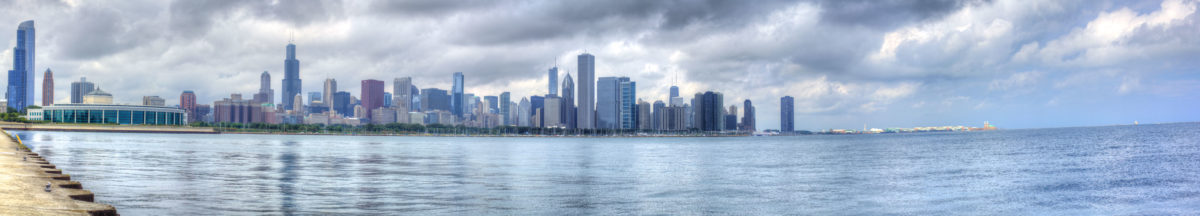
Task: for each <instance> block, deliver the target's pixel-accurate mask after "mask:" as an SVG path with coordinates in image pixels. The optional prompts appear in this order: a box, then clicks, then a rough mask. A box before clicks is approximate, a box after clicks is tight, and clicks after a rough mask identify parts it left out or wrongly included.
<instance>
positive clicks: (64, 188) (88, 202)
mask: <svg viewBox="0 0 1200 216" xmlns="http://www.w3.org/2000/svg"><path fill="white" fill-rule="evenodd" d="M3 135H4V136H6V137H0V215H118V214H117V209H116V208H114V207H113V206H111V205H105V204H100V203H95V195H94V194H92V192H91V191H88V190H84V189H83V185H82V184H81V183H79V182H77V181H71V175H68V174H64V173H63V172H62V170H61V169H57V167H55V166H54V164H50V162H48V161H46V159H44V158H42V157H41V156H40V155H38V154H37V153H34V152H32V151H30V150H29V148H28V147H26V146H25V145H24V144H22V143H21V140H20V139H19V138H16V137H15V136H12V135H10V134H8V132H7V131H4V134H3Z"/></svg>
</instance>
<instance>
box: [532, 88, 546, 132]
mask: <svg viewBox="0 0 1200 216" xmlns="http://www.w3.org/2000/svg"><path fill="white" fill-rule="evenodd" d="M543 108H546V97H542V96H537V95H534V96H529V110H527V111H528V112H529V116H530V117H531V119H530V120H531V121H533V122H531V123H529V125H530V126H534V127H541V126H542V125H545V122H543V121H542V120H544V119H545V118H543V117H542V115H541V113H539V111H541V110H543Z"/></svg>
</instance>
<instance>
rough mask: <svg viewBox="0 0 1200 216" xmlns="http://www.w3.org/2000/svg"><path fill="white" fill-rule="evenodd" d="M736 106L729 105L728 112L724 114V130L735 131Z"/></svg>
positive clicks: (736, 123)
mask: <svg viewBox="0 0 1200 216" xmlns="http://www.w3.org/2000/svg"><path fill="white" fill-rule="evenodd" d="M737 128H738V121H737V106H736V105H729V110H728V111H726V112H725V130H737Z"/></svg>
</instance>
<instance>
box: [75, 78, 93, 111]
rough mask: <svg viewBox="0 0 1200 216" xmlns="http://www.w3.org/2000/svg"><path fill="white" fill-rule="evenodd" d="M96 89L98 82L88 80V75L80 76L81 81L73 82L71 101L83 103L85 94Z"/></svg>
mask: <svg viewBox="0 0 1200 216" xmlns="http://www.w3.org/2000/svg"><path fill="white" fill-rule="evenodd" d="M95 90H96V84H94V83H92V82H88V81H87V78H86V77H80V78H79V82H73V83H71V103H74V104H77V103H83V96H84V95H87V93H92V91H95Z"/></svg>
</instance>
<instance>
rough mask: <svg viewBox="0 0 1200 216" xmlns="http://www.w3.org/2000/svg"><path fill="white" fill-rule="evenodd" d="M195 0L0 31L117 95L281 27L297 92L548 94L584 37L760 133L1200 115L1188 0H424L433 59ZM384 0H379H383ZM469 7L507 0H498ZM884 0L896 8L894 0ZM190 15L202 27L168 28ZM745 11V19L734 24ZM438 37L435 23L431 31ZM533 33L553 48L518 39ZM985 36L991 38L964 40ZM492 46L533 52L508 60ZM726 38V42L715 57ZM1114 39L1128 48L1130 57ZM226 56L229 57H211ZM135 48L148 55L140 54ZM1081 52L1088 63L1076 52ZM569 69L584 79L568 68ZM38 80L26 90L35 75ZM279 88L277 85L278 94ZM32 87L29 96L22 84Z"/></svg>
mask: <svg viewBox="0 0 1200 216" xmlns="http://www.w3.org/2000/svg"><path fill="white" fill-rule="evenodd" d="M208 3H212V2H173V3H172V2H167V3H160V2H151V3H148V4H146V5H148V6H150V7H159V8H163V9H164V10H166V11H168V12H172V13H168V14H167V15H165V16H171V17H177V15H178V17H179V18H181V19H182V18H193V19H190V20H185V22H184V23H170V22H168V23H155V22H150V23H142V24H139V25H146V26H148V27H149V29H156V28H161V29H165V30H164V31H163V32H165V33H149V32H142V31H143V30H137V28H130V27H129V25H131V24H122V22H118V21H120V20H122V19H123V20H150V19H139V18H140V16H159V15H137V14H135V13H134V11H136V10H135V9H133V8H132V7H131V6H130V7H126V6H125V4H109V5H105V4H104V3H102V2H84V3H72V4H65V3H64V5H53V4H37V5H33V6H29V7H26V8H33V9H31V10H29V11H28V12H26V11H8V12H11V13H8V14H5V15H0V18H5V20H8V21H6V22H0V29H5V32H10V33H8V34H2V35H0V40H3V41H8V42H9V44H10V45H14V44H15V39H14V38H13V36H15V35H14V34H12V33H11V32H13V30H16V29H17V25H18V24H19V23H20V22H21V21H24V20H30V19H32V20H36V22H37V23H38V31H39V34H38V37H39V38H37V39H38V40H37V41H38V43H37V46H38V47H37V49H38V50H40V51H41V52H37V53H36V54H35V55H36V57H37V63H38V64H37V65H35V67H36V68H32V69H31V70H30V71H31V72H36V71H44V70H46V69H47V68H48V69H51V70H53V71H54V72H56V74H55V76H56V79H58V82H59V83H69V82H73V81H77V80H80V79H79V78H80V77H85V76H86V77H90V79H88V81H91V82H94V83H96V84H98V85H102V86H104V89H105V91H107V92H110V93H112V94H114V95H116V97H115V98H116V99H117V100H118V102H119V103H127V104H138V103H139V102H140V101H139V99H140V98H141V97H142V96H151V95H157V96H161V97H164V99H166V100H167V101H168V102H169V104H170V103H173V102H177V101H179V100H178V97H176V95H179V92H182V91H183V90H194V91H195V93H196V95H197V97H198V98H197V101H199V102H200V103H209V102H211V101H216V100H219V99H221V98H223V97H228V96H229V94H231V93H242V94H247V95H248V94H252V93H254V92H257V91H256V90H257V89H258V88H259V85H257V84H256V82H255V80H256V78H257V76H259V75H260V73H261V72H262V71H264V70H265V71H285V68H284V67H283V65H281V64H279V62H278V59H279V58H280V52H279V50H280V49H281V47H282V46H283V44H286V43H287V41H288V40H289V38H291V37H292V36H293V35H294V36H295V38H296V42H295V43H296V44H297V46H300V47H301V48H300V49H301V50H302V51H301V52H299V53H298V57H297V59H303V60H305V64H304V65H303V66H302V68H303V69H301V70H300V71H301V73H300V75H299V79H300V80H303V82H301V83H302V84H301V86H310V87H309V88H301V89H300V90H299V91H297V92H296V93H297V94H298V93H300V92H309V91H316V90H319V89H316V88H313V87H314V86H321V84H322V83H321V82H322V81H323V80H324V78H335V79H339V80H342V81H343V84H344V85H345V86H342V88H341V89H342V90H343V91H348V92H355V91H357V90H358V89H360V86H357V84H358V83H359V82H360V81H361V80H367V79H378V80H391V79H394V78H398V77H412V83H413V84H414V85H416V86H420V87H421V88H439V89H452V85H451V80H450V79H448V77H450V74H451V73H453V72H457V71H461V72H463V73H464V75H465V76H468V77H470V78H469V79H466V83H465V84H464V85H465V86H466V88H465V90H464V92H465V93H473V94H475V95H479V96H494V95H499V94H500V92H512V95H511V100H512V101H520V99H521V98H527V97H529V96H533V95H543V94H544V92H545V91H546V86H547V85H548V84H549V83H548V81H547V80H546V75H545V70H546V68H548V67H550V66H551V65H550V64H548V63H546V60H545V59H547V58H559V59H566V60H567V61H565V62H561V63H562V65H574V64H575V63H576V62H573V60H575V59H576V57H577V56H578V55H579V54H581V53H584V52H589V53H593V54H594V56H595V71H594V74H592V77H620V76H628V77H631V79H632V80H633V81H636V82H638V83H639V84H638V93H639V94H637V95H638V96H639V99H645V100H647V101H655V100H663V101H667V100H668V98H667V96H666V94H667V92H668V90H667V89H668V87H669V86H671V85H672V84H674V83H676V82H674V81H672V80H674V76H675V74H676V72H678V74H679V78H680V79H679V81H678V82H677V83H678V85H679V86H680V88H681V89H680V92H681V93H680V94H681V95H684V96H685V101H686V100H690V99H691V98H690V97H686V96H690V95H692V94H694V93H697V92H705V91H715V92H721V93H723V94H724V96H725V98H724V101H725V102H727V103H725V104H722V105H723V106H728V105H733V104H737V103H736V102H740V101H743V100H745V99H750V100H752V101H755V102H758V103H757V104H755V106H756V109H755V110H754V111H755V112H756V113H757V117H758V119H756V123H757V128H758V129H760V130H763V129H775V128H778V126H779V119H778V118H776V117H775V116H778V115H777V113H779V110H778V108H779V107H780V105H779V104H778V103H777V102H778V101H779V98H780V97H783V96H793V97H795V99H796V101H795V108H796V111H795V113H796V117H795V123H796V124H795V126H796V129H797V130H819V129H828V128H859V127H860V126H861V125H863V124H868V125H870V126H871V127H905V126H919V125H977V124H980V123H982V122H983V121H991V122H993V123H995V124H997V125H999V126H1000V127H1003V128H1029V127H1056V126H1076V125H1106V124H1128V123H1131V122H1133V121H1139V120H1140V121H1141V122H1143V123H1150V122H1171V121H1195V120H1197V119H1198V118H1200V117H1198V116H1197V115H1200V114H1195V113H1194V112H1190V110H1191V109H1194V107H1196V106H1197V104H1196V102H1195V101H1198V100H1196V99H1197V98H1196V97H1197V96H1196V95H1197V94H1194V93H1193V92H1196V90H1197V89H1200V87H1197V86H1200V81H1197V80H1200V78H1198V77H1197V74H1196V73H1195V72H1194V71H1195V69H1196V68H1197V66H1196V64H1197V63H1193V62H1192V61H1190V59H1192V58H1194V57H1193V56H1196V52H1197V51H1195V50H1196V49H1195V48H1196V47H1200V46H1197V42H1194V40H1167V39H1159V38H1161V37H1166V38H1168V39H1170V38H1186V37H1194V36H1190V34H1185V33H1186V32H1188V31H1195V30H1196V28H1197V27H1196V26H1194V25H1184V24H1183V23H1188V22H1195V20H1197V15H1196V13H1195V8H1196V4H1197V3H1196V2H1195V1H1161V2H1160V1H1152V2H1149V1H1148V2H1116V3H1112V4H1095V5H1092V4H1081V3H1069V2H1049V3H1043V4H1050V5H1055V6H1062V7H1065V8H1071V9H1068V10H1063V11H1036V12H1030V11H1027V10H1026V9H1028V8H1022V7H1030V5H1036V4H1029V3H1027V4H1013V2H1008V1H1000V2H987V3H953V4H949V5H946V6H945V7H927V8H926V9H929V8H935V9H931V10H933V11H906V10H899V11H896V13H894V15H888V16H895V17H891V18H894V19H886V20H884V19H883V18H880V17H881V16H883V15H880V16H866V17H865V18H861V19H855V18H853V17H854V16H852V15H855V14H854V11H853V10H849V9H846V8H852V7H853V6H854V5H847V4H854V3H828V4H827V5H823V4H816V3H813V2H782V3H780V2H764V4H763V6H750V5H731V6H729V7H730V8H724V7H711V9H710V10H701V11H679V10H676V9H672V6H680V5H670V3H643V4H648V5H644V6H646V8H648V9H647V11H645V12H644V14H632V13H631V12H628V11H627V10H626V9H628V8H610V7H599V6H616V5H599V6H598V8H597V10H599V11H606V10H607V11H617V12H625V13H617V15H612V16H611V17H612V18H614V19H618V20H622V21H625V22H622V23H623V24H631V23H632V24H640V25H631V26H632V27H627V28H629V30H631V31H634V32H646V33H650V36H648V38H640V39H639V38H636V37H632V36H631V35H630V34H619V33H613V34H604V35H600V36H581V35H582V33H580V32H584V31H587V30H579V31H564V32H561V33H557V35H556V34H551V36H544V37H532V38H530V36H529V35H523V34H517V33H507V34H499V36H487V37H484V38H481V39H478V40H472V39H470V38H457V37H454V36H447V35H451V33H462V32H473V31H478V30H476V29H470V28H459V27H464V26H470V25H467V24H463V23H457V22H454V21H448V20H440V19H439V18H438V15H445V14H460V13H462V12H464V11H469V10H481V9H478V8H467V7H465V6H462V7H460V6H456V5H448V6H446V8H442V9H443V10H444V11H439V12H436V13H438V14H434V15H427V14H426V15H415V16H417V17H416V18H418V19H425V20H427V21H429V22H433V23H440V24H451V25H448V27H445V28H444V29H445V30H442V31H439V32H438V33H437V34H435V35H434V36H429V37H417V38H408V39H417V40H426V41H427V42H431V43H432V44H435V45H432V46H434V47H416V48H418V49H417V50H418V51H413V52H430V51H429V49H437V48H444V47H446V46H451V45H458V46H462V47H466V48H453V49H446V50H443V52H434V54H435V55H432V56H433V57H421V56H416V54H415V53H411V52H408V51H404V50H400V49H396V50H392V48H396V47H401V46H402V45H403V42H398V41H400V39H395V40H391V39H389V40H381V41H383V42H385V43H384V45H381V46H380V47H378V48H380V49H374V48H373V47H367V46H366V45H356V44H355V43H354V41H358V40H374V39H372V38H374V37H372V36H370V35H377V37H385V38H386V37H396V36H398V35H402V34H397V33H384V32H373V31H372V30H371V29H363V28H362V26H363V25H368V24H370V23H371V22H378V21H381V20H382V21H387V20H395V19H398V18H396V17H389V16H394V15H392V14H390V13H387V12H386V11H385V12H379V11H366V12H371V13H364V14H369V16H368V17H366V18H367V19H366V20H367V21H365V22H368V23H348V22H350V21H347V20H348V19H347V17H346V16H353V15H350V14H356V13H354V12H355V11H356V10H362V9H360V8H362V7H360V6H363V5H355V4H367V5H370V4H375V3H374V2H366V3H364V2H349V3H346V4H344V5H339V6H340V7H337V8H334V7H332V6H330V5H329V4H332V3H329V4H327V3H324V2H322V3H314V4H318V5H319V6H312V7H307V9H305V11H307V12H313V14H312V15H311V16H309V15H297V14H296V13H294V12H296V11H300V10H298V9H297V10H296V11H290V10H292V9H295V8H296V7H292V6H294V5H292V6H289V5H288V4H295V3H294V2H293V3H282V5H270V4H267V5H258V4H259V3H252V2H241V3H233V5H216V6H220V7H204V6H213V5H207V4H208ZM309 3H313V2H309ZM14 4H18V5H19V4H30V3H28V2H17V3H14ZM185 4H202V5H185ZM379 4H384V5H382V6H389V2H381V3H379ZM591 4H594V3H591ZM659 4H663V5H659ZM888 4H903V3H888ZM539 5H542V6H546V7H549V8H550V9H552V10H550V11H549V12H547V13H553V12H561V11H565V10H567V9H564V8H562V7H555V6H556V5H554V3H544V4H539ZM327 6H328V7H327ZM625 6H629V5H625ZM697 6H709V5H697ZM769 6H776V7H769ZM187 7H195V8H202V9H203V10H202V11H204V13H194V14H193V13H186V14H182V11H184V10H180V9H178V8H187ZM480 7H481V8H483V9H489V8H491V9H497V8H513V7H515V6H513V5H508V4H505V3H493V4H489V5H483V6H480ZM866 7H867V9H871V8H874V7H872V6H871V5H866ZM14 8H20V7H14ZM61 8H66V9H67V10H64V11H66V12H53V10H55V9H61ZM247 8H266V9H269V11H271V12H270V13H268V14H270V15H274V16H256V15H252V14H249V13H246V12H245V11H246V10H249V9H247ZM331 8H332V9H331ZM380 8H388V9H381V10H390V9H395V8H393V7H380ZM887 8H897V7H896V5H889V6H888V7H887ZM899 8H903V7H899ZM517 9H520V10H529V8H517ZM732 9H745V11H741V12H735V10H732ZM10 10H11V8H10ZM47 11H50V12H47ZM746 11H749V13H747V12H746ZM672 12H675V13H672ZM1005 12H1008V13H1005ZM176 13H180V14H176ZM380 13H382V14H380ZM678 13H683V14H678ZM723 13H734V14H725V15H729V16H728V17H731V19H728V20H706V19H696V20H692V19H687V18H688V17H704V16H703V15H713V14H723ZM743 13H746V14H743ZM539 14H540V13H533V15H531V16H537V15H539ZM659 14H672V15H678V16H682V17H676V18H674V19H673V18H672V17H669V16H668V17H666V18H662V19H665V20H657V21H654V20H653V18H648V17H651V16H650V15H659ZM99 15H108V16H104V17H102V18H107V19H100V18H97V19H95V20H92V19H88V18H96V17H101V16H99ZM489 16H496V15H489V14H487V13H484V14H483V15H478V16H467V18H466V19H467V20H468V21H475V22H484V21H479V20H474V19H472V18H489ZM580 16H583V17H572V18H575V19H581V18H596V17H587V16H589V15H580ZM590 16H599V17H604V16H602V15H590ZM1038 16H1052V17H1061V18H1062V19H1055V20H1053V21H1046V20H1039V21H1044V22H1046V23H1041V24H1039V25H1025V24H1027V23H1028V22H1029V21H1030V19H1032V17H1038ZM513 18H514V19H520V18H528V17H513ZM113 19H117V20H113ZM238 19H248V20H251V21H262V22H265V24H261V25H251V26H238V25H239V23H241V22H231V21H234V20H238ZM676 19H678V20H676ZM162 20H171V19H162ZM94 21H102V22H103V23H105V24H106V25H117V26H115V27H116V28H112V29H105V30H106V31H99V32H88V34H80V31H83V30H88V31H97V29H96V28H79V29H72V28H70V27H71V26H76V25H84V24H89V23H90V22H94ZM502 21H504V20H503V19H500V20H499V22H502ZM164 22H166V21H164ZM193 22H194V23H204V24H203V26H189V25H180V26H181V27H176V25H172V24H190V23H193ZM725 22H729V23H725ZM843 22H844V23H843ZM647 23H649V24H647ZM745 24H749V26H753V27H745V28H743V27H735V26H740V25H745ZM93 25H98V26H105V25H100V24H93ZM689 25H691V26H693V28H692V29H690V30H689V29H688V28H685V27H687V26H689ZM402 26H413V28H417V29H420V28H433V27H428V26H422V25H420V24H413V23H401V24H397V25H396V26H394V27H402ZM855 26H858V27H863V28H862V29H866V30H863V31H866V32H857V31H855V30H854V29H855V28H854V27H855ZM946 26H954V27H955V28H949V27H946ZM1103 26H1116V27H1114V28H1113V29H1118V30H1120V31H1100V30H1101V29H1099V28H1101V27H1103ZM477 27H479V28H481V29H487V28H485V27H483V26H477ZM518 27H522V26H518ZM612 28H617V27H611V26H602V25H597V26H596V27H586V28H585V29H589V30H600V29H612ZM256 29H260V30H256ZM437 29H443V28H441V27H437ZM781 29H782V30H781ZM552 30H559V31H561V30H567V28H557V27H556V28H553V29H552ZM811 30H828V31H833V32H841V33H848V36H847V37H846V39H834V38H824V37H822V36H819V35H811V34H806V33H804V32H807V31H811ZM688 31H699V32H688ZM322 32H334V33H338V34H321V33H322ZM132 33H147V34H144V35H143V36H141V37H136V38H126V37H121V36H128V35H131V34H132ZM707 33H712V34H714V35H717V36H713V37H702V38H699V40H708V42H710V43H709V44H718V45H715V46H699V45H688V44H682V43H673V42H666V41H663V40H667V39H672V38H674V37H686V36H689V35H691V36H697V35H703V34H707ZM77 35H88V36H98V37H101V38H102V39H106V40H101V42H99V43H96V44H79V42H78V41H81V40H83V38H79V37H80V36H77ZM330 35H333V36H330ZM439 35H440V36H441V37H440V38H439V37H435V36H439ZM1155 35H1157V36H1155ZM720 36H739V37H743V38H745V40H746V41H745V43H732V42H729V41H726V40H722V39H721V38H720ZM497 37H498V38H497ZM786 37H797V38H799V39H795V40H783V41H776V42H778V43H780V46H779V47H781V48H784V50H787V49H798V48H800V47H812V48H813V49H805V50H816V51H797V52H790V51H784V50H781V49H777V48H774V46H766V45H769V44H773V43H766V42H764V41H768V42H769V41H773V40H775V39H778V38H786ZM803 39H823V40H825V41H826V42H824V43H827V44H831V45H832V46H821V44H812V43H805V42H800V41H796V40H803ZM539 41H540V42H542V43H546V44H548V45H537V44H536V43H531V42H539ZM956 41H959V42H956ZM962 41H970V42H971V43H962ZM980 41H983V42H993V43H976V42H980ZM1170 41H1178V42H1170ZM241 43H246V44H248V45H242V44H241ZM397 43H400V45H397ZM1172 43H1178V44H1172ZM981 44H983V45H981ZM74 45H78V46H74ZM729 46H737V48H736V49H731V48H730V47H729ZM10 47H11V46H10ZM497 48H500V49H499V50H503V51H509V50H511V48H527V49H530V50H533V51H528V52H522V53H520V54H519V55H518V56H519V57H513V55H506V53H505V52H500V51H499V50H497ZM938 48H953V51H954V52H938V51H937V50H939V49H938ZM364 49H365V50H364ZM226 50H228V51H230V52H225V51H226ZM384 50H387V51H384ZM421 50H424V51H421ZM842 50H844V51H842ZM218 51H220V52H218ZM723 52H725V53H729V54H721V53H723ZM1123 53H1139V55H1140V56H1131V55H1128V54H1123ZM377 54H378V55H377ZM226 55H230V56H231V57H223V56H226ZM139 56H143V58H137V57H139ZM144 56H152V57H144ZM915 56H925V57H924V58H916V57H915ZM525 58H528V59H525ZM826 58H828V59H826ZM12 59H13V58H12V53H11V51H9V52H6V53H5V56H3V58H0V63H2V65H12V62H11V61H12ZM709 61H712V62H709ZM394 62H409V63H406V64H399V63H394ZM950 62H955V63H950ZM1091 64H1094V65H1095V66H1088V65H1091ZM854 65H863V66H854ZM565 68H569V66H565ZM10 69H11V68H10ZM575 72H576V73H580V72H581V71H579V70H576V71H575ZM284 76H286V71H285V74H284V75H283V76H278V75H277V77H276V80H274V81H275V82H280V81H281V80H280V79H279V77H284ZM564 76H565V75H564ZM573 76H576V77H577V78H581V79H582V76H581V75H578V74H576V75H573ZM40 78H41V77H40V75H39V77H37V79H33V78H32V77H31V79H29V80H31V81H32V80H39V79H40ZM158 80H161V81H158ZM197 80H202V81H203V82H197ZM560 81H561V80H560ZM304 82H307V83H304ZM387 84H388V85H391V84H392V83H387ZM576 84H577V87H580V88H581V89H577V90H576V91H577V92H578V91H580V90H582V88H585V87H584V85H585V84H584V83H576ZM586 85H594V83H591V84H586ZM40 86H41V85H38V87H39V88H35V87H30V88H31V89H41V88H40ZM285 88H286V87H282V86H281V91H286V90H285ZM55 91H56V92H55V94H54V95H59V96H58V97H57V98H55V100H54V102H55V103H65V102H67V101H68V100H69V98H66V97H63V96H62V95H70V94H69V91H70V90H69V89H65V88H63V87H59V88H56V89H55ZM592 91H594V89H592ZM27 94H33V92H27ZM35 95H40V94H35ZM288 100H289V99H285V98H282V97H281V98H279V99H278V100H277V101H288ZM576 100H577V102H578V101H579V100H581V99H576ZM27 101H40V100H35V99H34V98H29V99H27ZM282 104H290V103H282ZM723 106H721V107H723ZM743 109H744V108H743Z"/></svg>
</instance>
